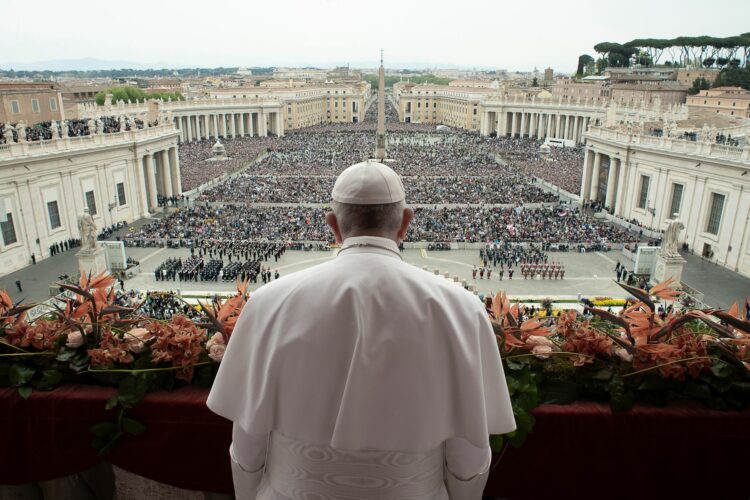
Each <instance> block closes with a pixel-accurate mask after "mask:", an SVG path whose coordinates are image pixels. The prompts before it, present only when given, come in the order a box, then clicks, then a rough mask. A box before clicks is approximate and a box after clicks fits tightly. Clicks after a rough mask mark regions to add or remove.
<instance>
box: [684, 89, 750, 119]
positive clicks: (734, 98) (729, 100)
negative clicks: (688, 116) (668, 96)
mask: <svg viewBox="0 0 750 500" xmlns="http://www.w3.org/2000/svg"><path fill="white" fill-rule="evenodd" d="M687 104H688V107H689V108H691V109H704V110H710V111H712V112H714V111H715V112H716V113H719V114H723V115H731V116H742V117H746V118H750V92H748V91H747V90H745V89H743V88H742V87H716V88H713V89H710V90H701V91H700V92H699V93H698V94H697V95H692V96H688V98H687Z"/></svg>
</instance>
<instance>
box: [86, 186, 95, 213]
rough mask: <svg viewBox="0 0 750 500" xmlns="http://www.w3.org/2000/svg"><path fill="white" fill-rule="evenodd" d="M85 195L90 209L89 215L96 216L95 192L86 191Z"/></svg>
mask: <svg viewBox="0 0 750 500" xmlns="http://www.w3.org/2000/svg"><path fill="white" fill-rule="evenodd" d="M84 195H85V196H86V206H87V207H89V213H90V214H91V215H96V198H95V197H94V192H93V191H86V193H84Z"/></svg>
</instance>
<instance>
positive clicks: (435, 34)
mask: <svg viewBox="0 0 750 500" xmlns="http://www.w3.org/2000/svg"><path fill="white" fill-rule="evenodd" d="M32 6H33V9H32V10H33V12H32V11H30V7H32ZM0 12H1V13H2V17H3V21H2V33H3V37H2V39H3V42H2V47H3V48H2V50H0V68H4V69H7V67H8V63H34V62H39V61H52V60H70V59H83V58H96V59H102V60H108V61H127V62H137V63H140V64H148V65H158V66H161V65H168V66H169V67H196V66H198V67H218V66H248V67H251V66H320V67H330V66H335V65H341V64H347V63H349V64H351V66H353V67H362V66H369V67H371V66H373V65H374V64H375V62H376V61H377V60H378V57H379V51H380V49H381V48H382V49H383V50H384V51H385V62H386V66H387V67H393V68H397V67H401V68H403V67H412V65H416V64H420V65H426V66H433V65H434V66H440V67H467V68H471V67H481V68H487V69H508V70H521V71H525V70H532V69H533V68H534V67H536V68H539V69H540V70H541V69H543V68H546V67H548V66H549V67H552V68H553V69H555V70H556V71H562V72H570V71H574V70H575V67H576V62H577V60H578V56H579V55H581V54H584V53H588V54H591V55H595V53H594V50H593V46H594V45H595V44H597V43H599V42H603V41H612V42H621V43H623V42H626V41H629V40H631V39H634V38H674V37H677V36H697V35H711V36H731V35H737V34H740V33H743V32H748V31H750V23H749V22H748V20H749V19H750V1H748V0H711V1H710V2H706V1H705V0H700V1H697V0H627V1H624V2H615V1H611V0H600V1H595V0H582V1H567V2H564V1H559V0H532V1H517V0H514V1H512V2H508V1H507V0H489V1H485V0H480V1H475V0H463V1H459V0H450V1H447V0H429V1H423V0H419V1H415V0H381V1H380V2H376V1H371V0H370V1H361V0H262V1H258V0H245V1H229V0H213V1H207V0H201V1H195V0H181V1H174V0H129V1H128V2H103V1H101V0H75V1H73V2H61V1H59V0H37V1H35V2H33V3H30V2H29V1H28V0H0ZM11 20H14V21H11ZM21 20H22V21H24V22H17V21H21Z"/></svg>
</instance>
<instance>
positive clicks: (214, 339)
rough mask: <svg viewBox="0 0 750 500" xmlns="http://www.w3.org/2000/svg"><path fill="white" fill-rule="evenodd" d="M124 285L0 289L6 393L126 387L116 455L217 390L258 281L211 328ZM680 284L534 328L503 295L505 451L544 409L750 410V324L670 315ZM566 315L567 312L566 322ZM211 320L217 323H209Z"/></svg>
mask: <svg viewBox="0 0 750 500" xmlns="http://www.w3.org/2000/svg"><path fill="white" fill-rule="evenodd" d="M113 283H114V280H113V278H112V277H110V276H107V275H98V276H94V277H92V276H84V277H82V278H81V280H80V283H79V284H78V285H69V284H62V285H60V286H62V287H63V288H64V289H66V290H69V291H70V292H72V298H68V299H66V300H65V302H64V307H63V306H62V305H57V306H51V307H50V310H49V313H48V314H46V315H44V316H42V317H40V318H38V319H36V320H33V321H32V320H28V319H27V318H26V312H27V311H28V310H29V309H30V308H31V307H32V305H21V304H14V303H13V302H12V301H11V300H10V297H9V296H8V294H7V293H5V292H0V386H6V387H14V388H16V389H17V390H18V393H19V395H20V396H21V397H23V398H28V397H29V396H30V395H31V394H32V392H33V391H34V390H40V391H43V390H50V389H54V388H55V387H56V386H58V385H59V384H61V383H65V382H77V383H93V384H106V385H112V386H116V387H117V393H116V394H115V395H114V396H113V397H112V398H111V399H110V400H109V401H107V403H106V407H107V409H110V410H113V411H114V412H116V414H115V418H114V419H113V421H108V422H102V423H99V424H97V425H95V426H93V427H92V428H91V431H92V433H93V434H94V436H95V439H94V442H93V446H95V447H96V448H97V449H98V450H99V451H100V453H106V452H107V451H109V450H110V449H112V447H113V446H115V445H116V443H117V442H118V440H119V439H121V437H122V436H124V435H126V434H139V433H141V432H143V431H144V430H145V427H144V426H143V425H142V424H141V423H140V422H138V421H136V420H135V419H133V418H131V417H130V416H129V414H128V411H129V410H130V409H131V408H133V407H134V406H135V405H137V404H138V402H139V401H140V400H141V399H142V398H143V397H144V395H145V394H146V393H147V392H149V391H154V390H170V389H172V388H174V387H175V386H177V385H179V384H196V385H201V386H205V387H209V386H210V385H211V384H212V382H213V380H214V377H215V375H216V371H217V369H218V364H219V363H220V362H221V360H222V357H223V355H224V350H225V349H226V346H227V343H228V342H230V341H231V337H232V332H233V330H234V327H235V324H236V321H237V318H238V317H239V315H240V313H241V311H242V309H243V307H244V306H245V304H246V303H247V300H248V293H247V282H242V283H240V282H238V283H237V292H236V294H235V295H233V296H231V297H229V298H225V299H220V298H218V297H215V298H213V299H212V301H209V302H207V303H202V302H199V306H200V308H201V310H202V314H203V316H202V317H201V320H200V322H196V321H192V320H190V319H188V318H186V317H185V316H181V315H175V316H173V317H172V318H171V319H170V320H168V321H162V320H156V319H153V318H148V317H145V316H144V315H142V314H140V313H139V305H138V304H136V305H134V306H133V307H124V306H122V305H118V304H117V300H116V295H115V292H114V287H113ZM669 285H670V282H669V281H667V282H665V283H661V284H658V285H656V286H654V287H653V288H651V289H650V291H649V292H646V291H644V290H640V289H637V288H633V287H629V286H627V285H624V284H620V286H621V287H623V288H624V289H625V290H626V291H627V292H628V293H630V294H631V295H632V296H633V297H634V298H635V301H634V302H632V303H631V304H629V305H628V306H627V307H625V308H624V309H622V310H621V311H620V312H619V313H618V314H612V313H610V312H608V311H606V310H603V309H600V308H598V307H586V311H587V313H588V314H586V315H579V314H577V313H576V311H575V310H568V311H557V310H554V311H553V315H554V316H556V317H555V318H540V317H534V318H531V319H526V320H524V318H525V316H524V313H525V310H524V306H522V305H521V304H519V303H515V304H511V303H510V300H509V299H508V297H507V295H506V294H505V293H504V292H503V293H499V294H497V295H496V296H495V297H494V298H492V304H491V307H490V310H489V311H490V312H489V313H488V314H489V315H490V320H491V323H492V326H493V329H494V332H495V335H496V338H497V343H498V347H499V349H500V351H501V353H502V356H503V364H504V367H505V374H506V380H507V383H508V388H509V391H510V394H511V399H512V403H513V410H514V414H515V416H516V423H517V425H518V429H517V430H516V431H515V432H513V433H511V434H509V435H507V436H493V437H492V439H491V443H492V445H493V448H495V449H496V450H497V449H499V448H501V447H502V446H504V445H507V444H510V445H513V446H519V445H520V444H521V443H522V442H523V440H524V438H525V436H526V435H527V434H528V433H529V432H531V430H532V429H533V426H534V417H533V415H532V413H531V410H533V408H534V407H536V406H538V405H539V404H542V403H554V404H565V403H570V402H573V401H576V400H580V399H593V400H598V401H608V402H609V403H610V405H611V406H612V408H613V409H614V410H617V411H625V410H627V409H629V408H630V407H632V406H633V405H634V404H635V403H636V402H641V403H649V404H662V405H663V404H666V403H668V402H669V401H670V400H673V399H692V400H699V401H702V402H703V403H704V404H705V405H707V406H708V407H710V408H716V409H724V410H728V409H736V408H742V407H744V406H746V405H747V404H748V401H750V321H748V318H746V317H745V315H744V313H743V312H744V311H745V310H746V309H747V302H746V303H745V307H744V308H743V312H740V311H739V308H738V306H737V305H736V304H735V305H734V306H732V307H731V308H730V309H729V310H728V311H721V310H717V309H705V310H689V309H683V310H681V311H677V310H674V311H670V312H669V313H668V314H663V315H659V314H658V312H657V311H656V307H655V305H654V301H653V298H654V297H656V298H660V299H662V300H668V301H675V300H678V299H679V293H678V292H675V291H674V290H672V289H671V288H669ZM555 313H556V314H555ZM203 318H205V319H203Z"/></svg>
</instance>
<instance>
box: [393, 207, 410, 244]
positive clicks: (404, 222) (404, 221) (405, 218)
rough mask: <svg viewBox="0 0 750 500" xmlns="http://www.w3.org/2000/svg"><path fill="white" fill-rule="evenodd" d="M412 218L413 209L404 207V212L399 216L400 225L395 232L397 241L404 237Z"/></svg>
mask: <svg viewBox="0 0 750 500" xmlns="http://www.w3.org/2000/svg"><path fill="white" fill-rule="evenodd" d="M413 219H414V210H413V209H411V208H409V207H406V208H405V209H404V214H403V215H402V217H401V225H400V226H399V228H398V233H397V234H396V238H397V239H398V242H399V243H400V242H402V241H404V240H405V239H406V232H407V231H408V230H409V224H411V221H412V220H413Z"/></svg>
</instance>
